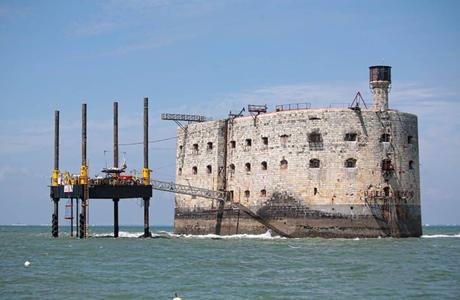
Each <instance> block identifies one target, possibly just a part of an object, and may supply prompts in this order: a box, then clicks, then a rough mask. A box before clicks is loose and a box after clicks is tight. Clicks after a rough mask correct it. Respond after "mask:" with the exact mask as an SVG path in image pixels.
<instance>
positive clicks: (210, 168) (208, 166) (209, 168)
mask: <svg viewBox="0 0 460 300" xmlns="http://www.w3.org/2000/svg"><path fill="white" fill-rule="evenodd" d="M206 173H208V174H211V173H212V166H211V165H207V166H206Z"/></svg>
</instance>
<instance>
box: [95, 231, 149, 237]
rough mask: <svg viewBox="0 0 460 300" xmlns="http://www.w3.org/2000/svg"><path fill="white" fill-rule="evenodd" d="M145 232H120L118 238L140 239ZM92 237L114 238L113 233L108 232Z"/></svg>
mask: <svg viewBox="0 0 460 300" xmlns="http://www.w3.org/2000/svg"><path fill="white" fill-rule="evenodd" d="M143 234H144V233H143V232H127V231H120V232H118V237H121V238H138V237H140V236H141V235H143ZM91 237H113V232H106V233H94V234H92V235H91Z"/></svg>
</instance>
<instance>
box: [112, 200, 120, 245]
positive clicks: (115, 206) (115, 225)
mask: <svg viewBox="0 0 460 300" xmlns="http://www.w3.org/2000/svg"><path fill="white" fill-rule="evenodd" d="M119 201H120V199H118V198H114V199H113V236H114V237H116V238H117V237H118V232H119V227H118V202H119Z"/></svg>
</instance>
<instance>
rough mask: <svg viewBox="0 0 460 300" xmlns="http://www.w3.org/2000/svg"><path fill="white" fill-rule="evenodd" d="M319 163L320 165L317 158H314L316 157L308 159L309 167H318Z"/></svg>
mask: <svg viewBox="0 0 460 300" xmlns="http://www.w3.org/2000/svg"><path fill="white" fill-rule="evenodd" d="M319 165H320V161H319V159H316V158H313V159H310V168H312V169H317V168H319Z"/></svg>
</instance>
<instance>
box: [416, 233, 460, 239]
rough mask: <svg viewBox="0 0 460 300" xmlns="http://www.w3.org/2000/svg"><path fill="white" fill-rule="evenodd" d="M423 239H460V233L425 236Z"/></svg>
mask: <svg viewBox="0 0 460 300" xmlns="http://www.w3.org/2000/svg"><path fill="white" fill-rule="evenodd" d="M422 238H425V239H433V238H460V233H457V234H424V235H422Z"/></svg>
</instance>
